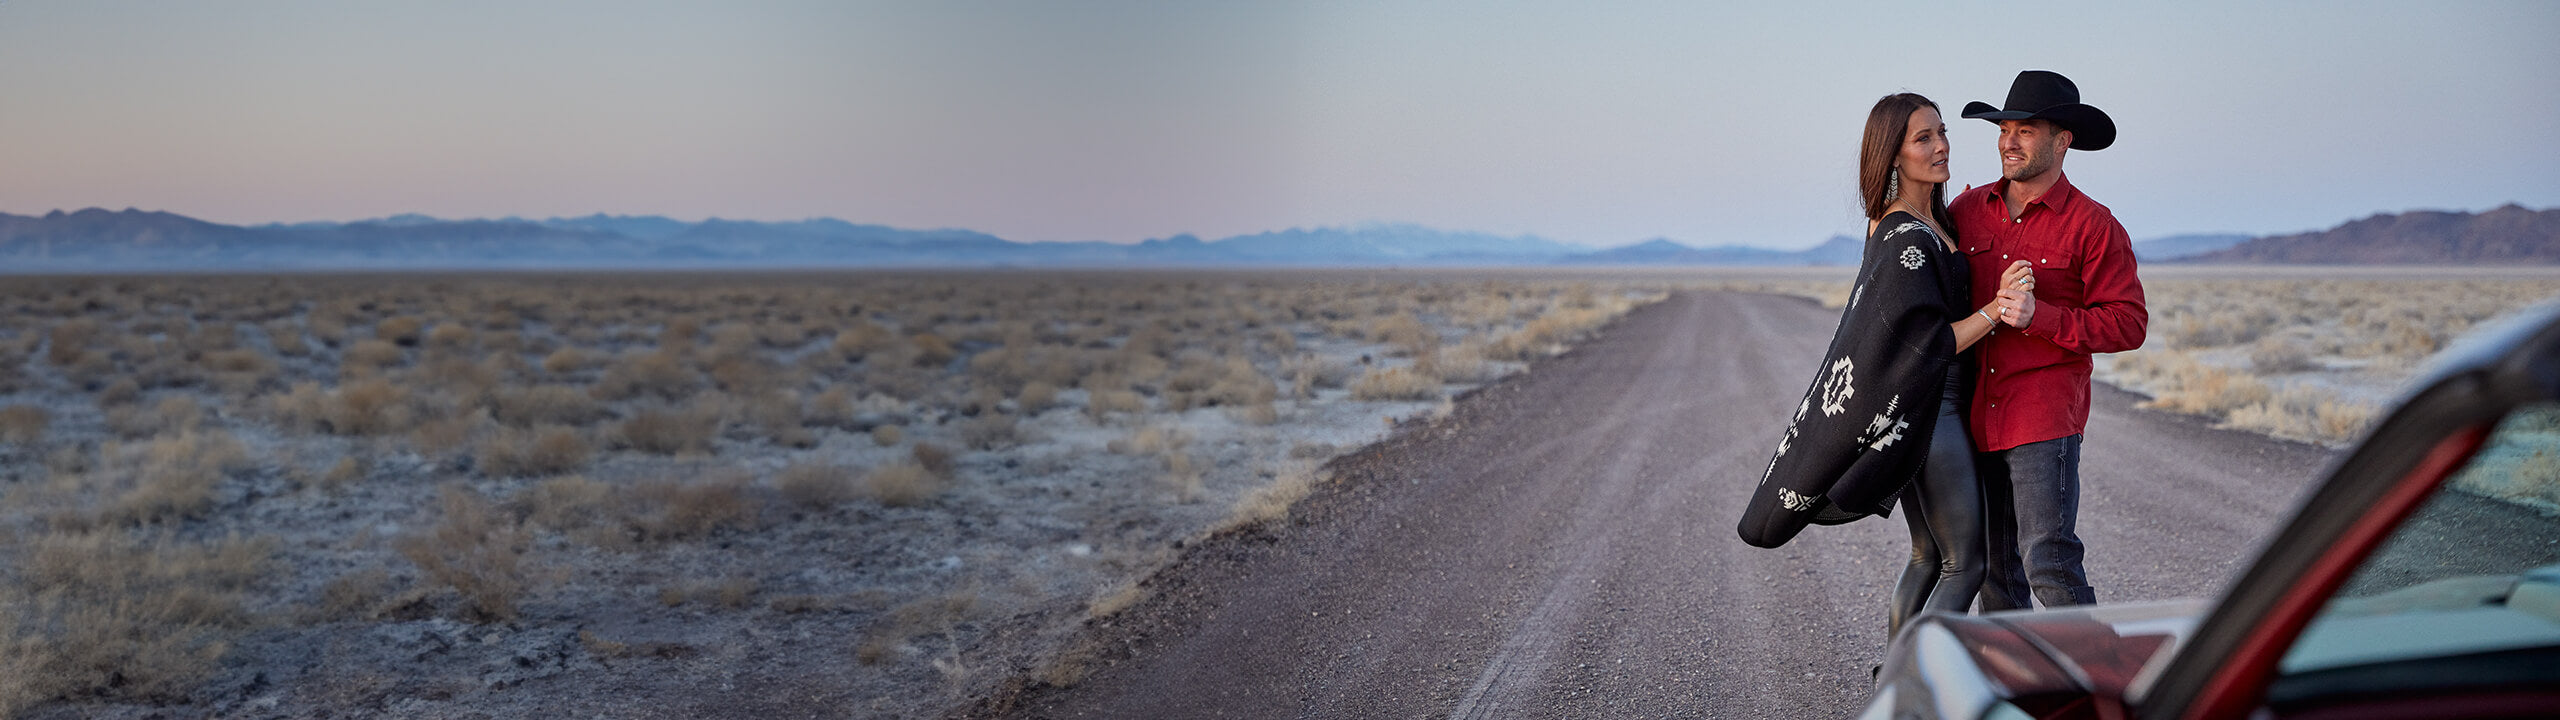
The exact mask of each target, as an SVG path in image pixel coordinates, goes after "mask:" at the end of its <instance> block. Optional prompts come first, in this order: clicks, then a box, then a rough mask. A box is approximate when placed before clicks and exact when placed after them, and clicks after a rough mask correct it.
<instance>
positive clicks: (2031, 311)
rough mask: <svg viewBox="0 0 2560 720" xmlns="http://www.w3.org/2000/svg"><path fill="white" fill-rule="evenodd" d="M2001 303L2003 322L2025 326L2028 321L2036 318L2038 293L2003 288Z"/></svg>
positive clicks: (2001, 319)
mask: <svg viewBox="0 0 2560 720" xmlns="http://www.w3.org/2000/svg"><path fill="white" fill-rule="evenodd" d="M1999 303H2000V321H2001V322H2005V323H2008V324H2010V325H2012V326H2016V327H2021V328H2023V327H2026V326H2027V323H2028V322H2030V321H2033V320H2035V317H2036V294H2035V292H2034V291H2030V290H2019V289H2017V288H2001V289H2000V297H1999Z"/></svg>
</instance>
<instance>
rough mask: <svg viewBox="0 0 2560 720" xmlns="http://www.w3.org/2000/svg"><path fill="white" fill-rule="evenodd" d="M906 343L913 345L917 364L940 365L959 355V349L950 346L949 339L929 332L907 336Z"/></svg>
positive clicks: (925, 365)
mask: <svg viewBox="0 0 2560 720" xmlns="http://www.w3.org/2000/svg"><path fill="white" fill-rule="evenodd" d="M907 344H909V345H912V346H914V347H915V351H916V355H915V364H916V365H919V366H924V367H940V366H942V365H943V364H944V363H948V362H951V360H952V358H956V357H959V356H960V351H959V350H957V349H955V348H953V347H951V341H950V340H946V339H943V337H942V336H940V335H936V334H933V333H929V332H928V333H916V334H915V335H913V336H910V337H908V338H907Z"/></svg>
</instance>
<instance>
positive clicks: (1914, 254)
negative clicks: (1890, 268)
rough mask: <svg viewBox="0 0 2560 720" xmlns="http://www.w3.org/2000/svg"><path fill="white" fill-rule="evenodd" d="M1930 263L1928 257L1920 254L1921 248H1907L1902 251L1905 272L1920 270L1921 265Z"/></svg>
mask: <svg viewBox="0 0 2560 720" xmlns="http://www.w3.org/2000/svg"><path fill="white" fill-rule="evenodd" d="M1928 261H1929V258H1928V256H1926V255H1922V254H1920V248H1917V247H1907V248H1903V249H1902V269H1904V270H1918V269H1920V266H1921V265H1923V264H1926V263H1927V262H1928Z"/></svg>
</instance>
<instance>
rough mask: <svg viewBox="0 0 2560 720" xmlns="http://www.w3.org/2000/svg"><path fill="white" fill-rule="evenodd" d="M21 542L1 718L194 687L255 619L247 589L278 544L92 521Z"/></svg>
mask: <svg viewBox="0 0 2560 720" xmlns="http://www.w3.org/2000/svg"><path fill="white" fill-rule="evenodd" d="M20 548H21V549H22V552H23V555H22V556H21V557H20V558H18V560H19V563H18V564H19V566H20V568H21V572H20V579H21V581H22V585H23V589H21V588H19V587H0V607H6V608H8V610H9V611H8V612H6V613H0V671H5V672H0V717H5V716H14V715H15V714H17V713H18V712H20V711H23V710H25V709H26V708H28V707H30V706H32V705H34V704H36V703H39V702H42V701H45V700H49V699H53V698H59V697H100V698H107V699H118V700H139V701H144V702H167V701H174V700H179V699H182V698H184V697H185V696H186V695H187V694H188V692H189V691H191V690H193V689H194V688H195V686H196V685H197V684H199V683H201V682H202V681H203V680H204V679H206V678H208V677H210V676H211V675H212V673H213V671H214V670H215V669H216V667H217V666H218V664H219V662H220V661H221V658H222V656H223V655H224V654H225V653H226V652H227V650H228V647H229V646H228V644H227V640H228V639H229V638H230V636H231V635H233V634H234V633H235V632H236V631H237V630H238V629H239V628H242V627H244V626H246V625H247V624H248V623H249V622H250V620H251V617H250V615H249V614H248V612H246V611H245V610H244V609H243V606H242V598H243V596H244V595H245V594H246V592H247V591H248V590H249V589H250V587H251V586H252V584H253V583H255V582H256V581H257V580H258V579H259V578H261V577H263V576H264V574H265V572H266V569H267V566H268V565H269V563H270V562H271V558H272V556H273V554H274V551H275V543H274V542H272V541H270V540H267V539H264V538H250V539H242V538H238V537H232V538H227V539H223V540H219V541H215V542H211V543H204V544H185V543H179V542H175V541H171V540H168V539H165V538H164V539H158V540H143V539H139V538H136V537H133V536H131V535H129V534H126V533H122V532H89V533H70V534H62V533H57V534H49V535H42V536H37V537H35V538H33V539H32V541H30V542H28V543H26V544H25V545H22V546H20Z"/></svg>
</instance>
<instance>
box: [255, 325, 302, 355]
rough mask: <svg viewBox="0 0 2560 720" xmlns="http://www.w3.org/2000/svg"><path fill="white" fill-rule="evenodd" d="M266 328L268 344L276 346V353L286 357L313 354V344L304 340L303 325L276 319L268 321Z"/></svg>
mask: <svg viewBox="0 0 2560 720" xmlns="http://www.w3.org/2000/svg"><path fill="white" fill-rule="evenodd" d="M265 329H266V332H267V345H269V346H272V347H274V348H275V349H276V354H278V355H283V356H286V357H302V356H304V355H309V354H311V345H310V344H309V343H306V342H303V340H302V326H300V325H295V324H293V323H292V322H291V321H286V320H276V321H272V322H269V323H267V324H266V326H265Z"/></svg>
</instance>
